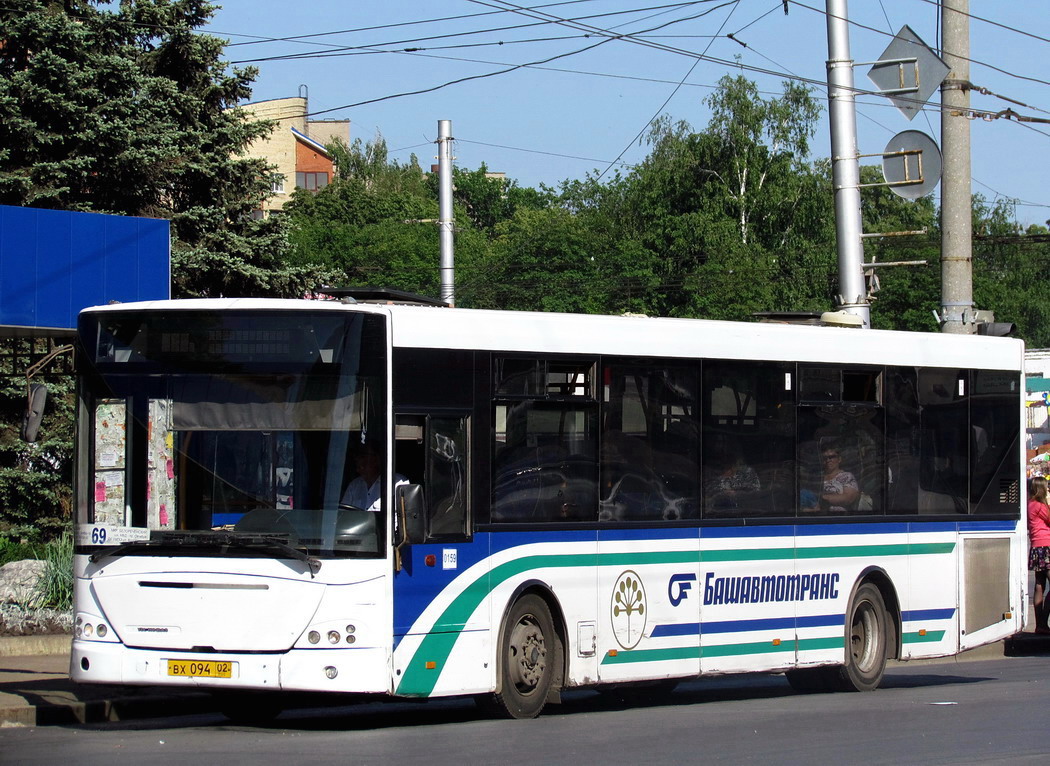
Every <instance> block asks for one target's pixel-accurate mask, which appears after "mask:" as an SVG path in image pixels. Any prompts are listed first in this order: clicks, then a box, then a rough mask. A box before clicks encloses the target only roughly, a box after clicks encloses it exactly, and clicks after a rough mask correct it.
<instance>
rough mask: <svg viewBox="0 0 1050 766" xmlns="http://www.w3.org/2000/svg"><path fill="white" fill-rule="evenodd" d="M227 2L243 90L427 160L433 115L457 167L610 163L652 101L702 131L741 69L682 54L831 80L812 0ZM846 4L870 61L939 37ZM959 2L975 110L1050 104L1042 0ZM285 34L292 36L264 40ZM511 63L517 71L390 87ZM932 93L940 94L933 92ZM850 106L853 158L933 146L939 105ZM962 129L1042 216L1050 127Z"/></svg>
mask: <svg viewBox="0 0 1050 766" xmlns="http://www.w3.org/2000/svg"><path fill="white" fill-rule="evenodd" d="M220 1H221V0H220ZM222 5H223V7H222V9H221V10H220V11H219V12H218V13H217V14H216V16H215V18H214V20H213V21H212V24H211V25H210V28H209V31H211V32H212V33H214V34H216V35H219V36H220V37H224V38H226V39H228V40H230V42H231V43H232V44H233V45H231V46H230V47H228V48H227V49H226V58H227V60H229V61H231V62H248V61H251V62H252V63H253V65H254V66H257V67H258V68H259V76H258V78H257V80H256V83H255V88H254V95H253V100H264V99H272V98H283V97H286V96H294V95H297V94H298V93H299V92H300V86H306V88H307V90H308V94H309V108H310V111H311V112H312V113H318V112H323V114H317V115H316V117H315V119H321V118H337V119H350V120H351V137H352V138H362V139H366V140H367V139H371V138H372V137H374V136H375V135H376V134H377V133H380V134H382V135H383V137H384V138H385V139H386V141H387V145H388V147H389V148H390V150H391V156H392V157H394V158H396V159H399V160H407V159H408V157H409V156H410V155H411V154H412V153H415V154H416V155H417V156H418V157H419V160H420V163H421V164H423V165H424V167H425V166H427V165H429V164H430V163H431V162H434V161H436V160H433V159H432V158H433V157H434V154H435V147H434V145H433V143H432V142H433V141H434V138H435V137H436V134H437V121H438V120H441V119H448V120H452V128H453V135H454V136H455V138H456V139H457V140H456V144H455V156H456V162H457V164H458V165H459V166H460V167H464V168H468V169H474V168H477V167H479V166H480V165H481V164H482V163H485V164H486V165H487V166H488V168H489V169H490V170H493V171H503V172H505V173H506V174H507V176H508V177H510V178H514V179H516V180H517V181H518V182H519V183H520V184H522V185H524V186H538V185H539V184H540V183H546V184H548V185H552V186H556V185H557V184H558V183H560V182H561V181H563V180H566V179H576V178H583V177H584V176H585V175H586V174H587V173H588V172H601V171H605V170H606V169H607V168H608V167H609V166H610V165H611V164H612V163H613V162H615V161H616V160H617V157H621V162H624V163H628V164H629V163H633V162H638V161H639V160H641V159H643V158H644V157H645V156H646V154H647V152H648V147H647V146H646V145H645V144H644V142H642V143H639V141H638V137H639V136H640V135H644V133H645V132H646V126H647V125H648V123H649V121H650V120H651V119H652V118H653V117H654V116H655V115H657V114H661V113H662V114H667V115H669V116H671V117H672V118H673V119H675V120H686V121H687V122H689V123H690V124H691V125H693V126H694V127H695V128H697V129H701V128H703V126H704V125H706V123H707V121H708V118H709V111H708V109H707V108H706V106H705V105H704V103H703V99H704V97H705V96H706V95H707V94H708V93H710V92H711V88H712V86H713V85H714V84H715V83H716V82H717V81H718V79H719V78H720V77H722V76H723V75H724V74H726V73H727V72H731V73H737V72H740V69H739V68H737V67H734V66H732V65H726V64H719V63H714V62H710V61H699V63H697V59H696V58H695V57H692V56H689V55H684V53H683V52H682V51H685V52H691V53H699V54H706V55H707V56H710V57H714V58H717V59H721V60H724V61H730V62H732V61H735V60H737V58H739V61H740V63H741V64H743V65H744V66H746V67H757V68H758V69H761V70H768V71H770V72H773V73H774V74H766V73H763V72H756V71H746V70H745V71H744V72H743V73H744V74H745V75H746V76H748V77H749V78H751V79H753V80H755V82H757V83H758V85H759V88H760V89H761V90H762V91H763V92H766V93H769V94H770V95H775V94H776V93H778V92H779V91H780V89H781V85H780V84H781V82H782V81H783V79H784V78H785V76H798V77H802V78H807V79H809V80H813V81H818V82H824V81H825V80H826V77H827V75H826V59H827V55H828V54H827V31H826V30H827V27H826V21H825V17H824V8H825V4H824V2H823V0H803V2H802V3H797V2H791V3H790V13H789V14H788V15H787V16H785V14H784V11H783V2H782V0H736V1H733V0H706V1H703V2H678V3H674V4H671V3H670V2H669V0H645V1H643V0H575V1H571V0H570V1H569V2H560V3H552V2H550V0H545V2H533V3H525V2H524V1H523V0H518V3H509V2H502V1H500V0H476V1H472V0H442V1H440V2H433V1H430V2H423V1H422V0H384V1H383V2H367V1H365V0H358V1H357V2H347V0H308V1H307V2H299V3H294V2H292V3H290V2H288V0H226V2H224V3H222ZM511 8H531V9H534V10H533V11H532V12H530V13H523V12H512V11H511V10H508V9H511ZM849 13H850V20H851V22H854V23H853V24H852V25H851V32H850V45H851V53H852V57H853V59H854V60H855V61H859V62H864V61H874V60H876V59H878V57H879V56H880V54H881V53H882V51H883V50H884V49H885V47H886V46H887V45H888V44H889V42H890V40H891V37H892V34H894V33H896V32H897V31H898V30H899V29H900V28H901V26H902V25H904V24H908V25H909V26H910V27H911V28H912V29H913V30H914V31H915V32H916V33H917V34H918V35H919V37H920V38H922V39H923V40H924V41H925V42H926V43H927V45H929V46H930V47H931V48H934V49H935V50H936V49H937V48H938V47H939V30H940V25H939V23H938V19H939V13H940V11H939V8H938V6H937V3H936V2H934V1H933V0H853V1H852V2H851V3H850V4H849ZM970 14H971V15H972V16H974V17H979V18H973V19H972V20H971V22H970V40H971V43H970V59H972V61H973V63H972V64H971V71H970V80H971V82H973V83H974V84H975V85H976V86H978V87H983V88H986V89H987V90H988V91H990V92H991V93H993V94H997V95H982V94H980V93H973V94H972V96H971V105H972V107H973V108H975V109H981V110H986V111H988V112H993V113H994V112H999V111H1000V110H1003V109H1006V108H1008V107H1009V108H1012V109H1013V110H1014V111H1015V112H1017V113H1019V114H1022V115H1026V116H1032V117H1037V118H1042V119H1048V118H1050V66H1048V64H1047V62H1050V12H1048V8H1047V4H1046V0H970ZM537 16H543V17H545V18H550V17H557V18H560V19H574V20H576V21H577V23H578V24H580V25H589V26H591V27H596V28H600V29H602V30H609V31H613V32H615V33H617V34H630V35H634V36H635V37H634V39H635V40H638V41H643V42H648V43H650V44H651V45H645V44H639V43H638V42H631V41H627V40H623V39H617V40H608V39H607V38H606V37H603V36H600V35H591V36H585V34H584V33H583V32H581V31H580V30H579V29H573V28H570V27H569V26H566V25H564V24H556V23H543V22H542V21H541V19H538V18H536V17H537ZM981 19H984V20H981ZM989 22H995V24H993V23H989ZM996 24H999V25H1002V26H996ZM1004 27H1008V28H1004ZM729 33H732V34H733V37H734V38H735V39H736V40H737V41H740V42H743V43H746V47H744V46H743V45H741V44H739V42H736V41H734V39H730V38H729V37H728V36H727V35H728V34H729ZM290 37H296V38H297V39H283V40H279V39H274V38H290ZM652 45H656V46H659V49H658V48H656V47H652ZM587 48H590V50H585V49H587ZM406 49H413V50H411V51H406ZM667 49H676V50H667ZM290 56H291V57H293V58H288V57H290ZM554 57H557V58H554ZM545 60H546V63H536V62H543V61H545ZM522 64H531V66H520V65H522ZM511 67H520V68H517V69H515V70H514V71H511V72H508V73H504V74H497V75H495V76H491V77H484V78H481V79H470V80H466V81H464V82H459V83H456V84H451V85H448V86H447V87H440V88H437V89H436V90H433V91H432V92H428V93H421V94H417V95H406V96H400V97H396V98H387V97H390V96H396V95H397V94H402V93H406V92H410V91H418V90H423V89H428V88H435V87H436V86H441V85H443V84H445V83H451V82H453V81H455V80H461V79H463V78H474V77H476V76H478V75H484V74H488V73H492V72H499V71H501V70H504V69H508V68H511ZM868 68H869V67H866V66H865V67H858V68H857V69H856V74H855V77H856V84H857V86H858V87H866V88H867V87H873V86H872V85H871V83H870V81H869V80H868V79H867V74H866V73H867V70H868ZM775 73H782V74H775ZM815 94H816V95H817V96H818V97H819V99H820V100H821V102H822V103H824V104H825V105H826V102H827V99H826V88H823V87H820V86H816V90H815ZM998 96H1003V97H1006V98H1009V99H1012V100H1013V101H1018V102H1021V103H1023V104H1025V106H1020V105H1018V104H1015V103H1011V102H1008V101H1005V100H1003V99H1002V98H999V97H998ZM380 99H383V100H380ZM668 99H669V100H668ZM938 100H939V93H938V94H935V95H934V96H933V98H932V99H931V102H932V103H936V102H937V101H938ZM367 102H371V103H367ZM665 102H666V103H665ZM857 108H858V118H857V123H858V140H859V149H860V152H861V153H863V154H876V153H878V152H880V151H882V149H883V148H884V147H885V145H886V143H887V142H888V141H889V139H890V138H891V137H892V136H893V135H894V134H895V133H898V132H900V131H902V130H908V129H912V130H921V131H923V132H926V133H928V134H929V135H930V136H932V137H933V138H934V139H935V140H936V141H937V142H938V143H939V142H940V117H939V114H938V112H937V110H936V108H935V107H931V108H929V109H928V110H926V111H924V112H923V113H921V114H919V115H918V116H916V117H915V118H914V119H913V120H911V121H909V120H907V119H906V118H905V117H904V116H903V115H902V114H901V113H900V112H898V111H897V110H896V108H894V107H893V106H892V105H891V104H890V103H889V102H888V101H887V100H886V99H884V98H882V97H879V96H862V97H860V98H858V102H857ZM329 110H331V111H329ZM825 114H826V112H825ZM971 135H972V144H973V147H972V169H973V180H974V184H973V189H974V191H975V192H977V193H981V194H983V195H984V196H985V197H987V198H989V199H996V198H998V197H1006V198H1011V199H1016V200H1018V201H1019V203H1018V205H1017V207H1016V212H1017V217H1018V218H1019V219H1020V220H1021V221H1022V222H1025V223H1042V222H1044V221H1046V220H1047V219H1050V185H1048V183H1047V179H1048V175H1050V174H1048V170H1050V167H1048V165H1050V162H1048V158H1050V124H1038V123H1030V124H1027V125H1025V124H1019V123H1017V122H1014V121H1008V120H1004V119H999V120H994V121H984V120H975V121H973V122H972V123H971ZM813 155H814V156H815V157H827V156H829V155H830V138H829V130H828V125H827V122H826V120H824V121H822V122H821V124H820V126H819V128H818V132H817V135H816V136H815V138H814V141H813ZM863 161H864V162H865V163H871V164H876V163H877V162H878V159H877V158H870V159H866V160H863ZM938 191H939V189H938ZM936 193H937V192H935V194H936Z"/></svg>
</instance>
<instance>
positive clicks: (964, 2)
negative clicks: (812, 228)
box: [941, 0, 976, 335]
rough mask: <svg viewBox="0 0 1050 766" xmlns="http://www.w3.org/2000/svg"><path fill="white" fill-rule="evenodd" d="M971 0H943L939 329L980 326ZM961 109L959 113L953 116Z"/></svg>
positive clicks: (966, 329)
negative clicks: (972, 156) (976, 307)
mask: <svg viewBox="0 0 1050 766" xmlns="http://www.w3.org/2000/svg"><path fill="white" fill-rule="evenodd" d="M969 5H970V4H969V0H944V2H943V3H942V4H941V29H943V30H944V32H943V34H944V40H943V44H942V46H941V47H942V50H941V55H942V57H943V58H944V61H945V63H946V64H948V66H950V67H951V72H949V73H948V77H947V78H946V79H945V80H944V82H943V83H942V84H941V104H942V105H943V106H942V107H941V151H942V153H943V155H944V159H943V161H942V170H941V332H945V333H953V334H956V335H968V334H972V333H974V332H975V331H976V324H975V322H974V319H975V317H974V311H973V218H972V215H973V213H972V209H971V184H970V120H969V118H968V117H966V116H965V114H966V112H967V111H968V110H969V108H970V82H969V80H970V61H969V57H970V17H969V16H968V15H967V14H968V13H969ZM953 111H957V112H960V113H961V114H960V115H959V116H952V112H953Z"/></svg>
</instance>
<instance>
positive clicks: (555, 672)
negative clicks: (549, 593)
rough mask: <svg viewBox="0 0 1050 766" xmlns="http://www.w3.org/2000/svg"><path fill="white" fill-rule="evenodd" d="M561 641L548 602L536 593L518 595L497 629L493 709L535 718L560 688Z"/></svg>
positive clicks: (510, 716) (509, 716) (513, 715)
mask: <svg viewBox="0 0 1050 766" xmlns="http://www.w3.org/2000/svg"><path fill="white" fill-rule="evenodd" d="M563 646H564V644H563V642H562V640H561V637H560V636H559V635H558V632H557V629H556V627H555V624H554V618H553V617H552V615H551V609H550V607H549V606H548V605H547V602H546V601H545V600H544V599H543V598H542V597H541V596H540V595H538V594H537V593H534V592H529V593H525V594H524V595H522V596H520V597H519V598H518V599H517V600H516V601H515V602H514V603H513V605H512V606H511V608H510V610H509V611H508V612H507V615H506V617H505V618H504V620H503V626H502V628H501V629H500V643H499V655H498V666H497V674H498V677H497V684H498V687H497V691H496V692H495V694H494V695H493V700H494V702H495V711H496V712H498V713H499V714H501V715H504V716H506V717H508V718H535V717H536V716H538V715H539V714H540V711H542V710H543V707H544V705H546V703H547V701H548V700H549V699H550V697H551V696H552V694H556V693H557V692H558V690H559V687H560V684H561V681H562V678H563V670H562V664H563V662H564V658H563V656H562V655H563V652H564V650H563Z"/></svg>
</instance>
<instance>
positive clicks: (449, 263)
mask: <svg viewBox="0 0 1050 766" xmlns="http://www.w3.org/2000/svg"><path fill="white" fill-rule="evenodd" d="M452 140H453V139H452V120H438V138H437V145H438V230H439V231H440V232H441V296H440V297H441V300H443V301H445V302H446V303H448V305H450V306H454V305H455V303H456V287H455V281H456V280H455V277H456V270H455V257H454V254H453V249H452V247H453V237H452V229H453V225H454V224H455V216H454V214H453V212H452Z"/></svg>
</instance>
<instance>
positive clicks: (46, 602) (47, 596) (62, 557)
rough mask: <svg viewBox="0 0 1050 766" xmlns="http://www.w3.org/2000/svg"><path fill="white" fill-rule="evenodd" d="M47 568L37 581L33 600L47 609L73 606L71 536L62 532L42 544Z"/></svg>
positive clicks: (63, 608)
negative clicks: (45, 543) (58, 536)
mask: <svg viewBox="0 0 1050 766" xmlns="http://www.w3.org/2000/svg"><path fill="white" fill-rule="evenodd" d="M43 558H44V561H46V562H47V568H46V569H45V570H44V575H43V577H41V578H40V582H39V583H37V587H36V593H35V594H34V597H33V601H34V603H35V604H36V605H37V606H39V607H45V608H48V609H60V610H66V609H72V608H73V536H72V535H71V534H68V533H67V534H64V535H62V537H61V538H59V539H58V540H55V541H53V542H50V543H48V544H47V545H45V546H44V556H43Z"/></svg>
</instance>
